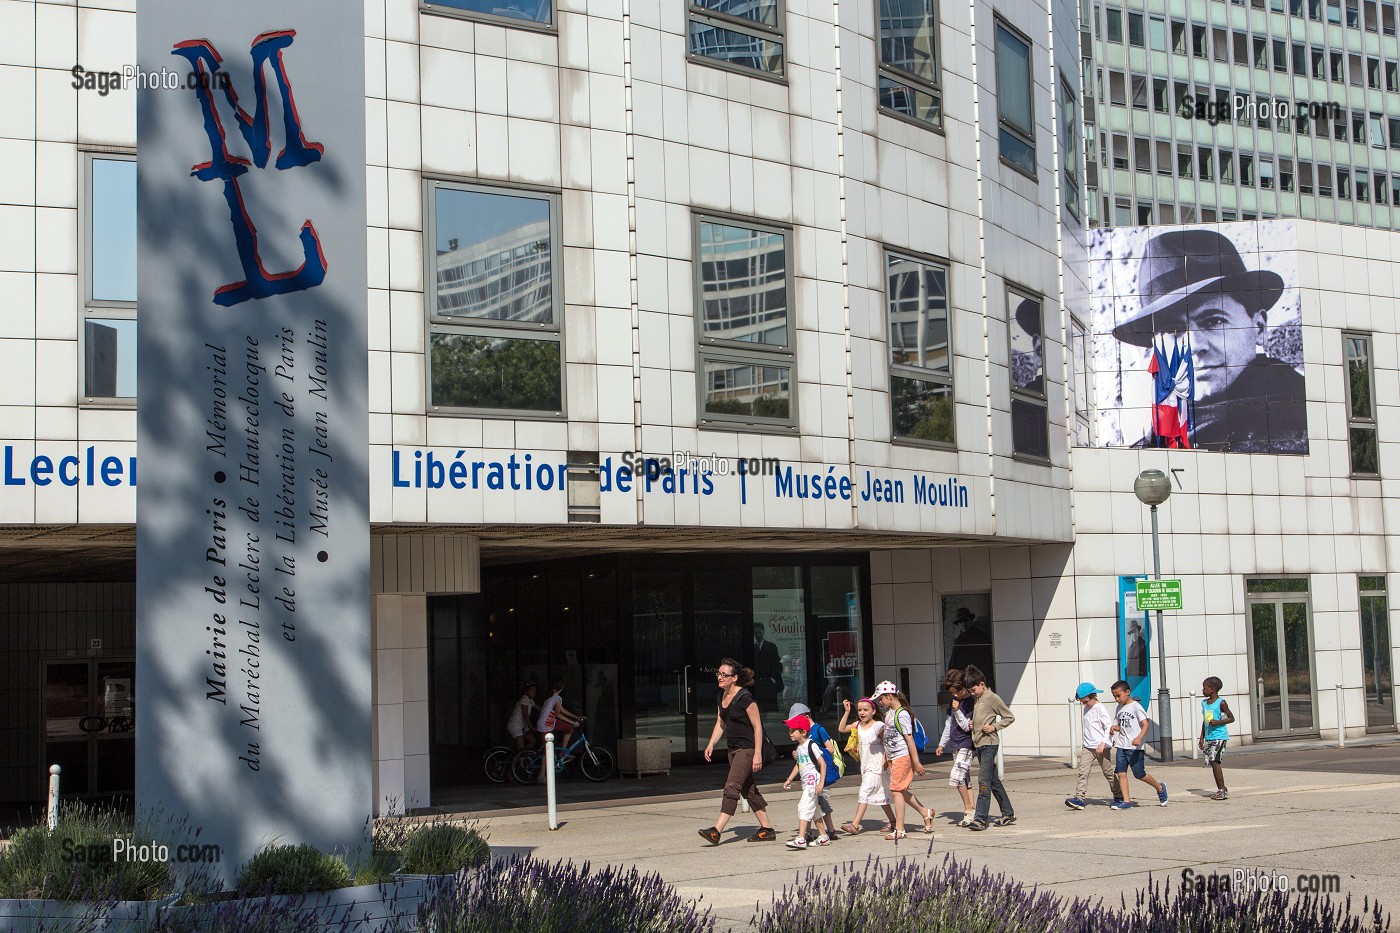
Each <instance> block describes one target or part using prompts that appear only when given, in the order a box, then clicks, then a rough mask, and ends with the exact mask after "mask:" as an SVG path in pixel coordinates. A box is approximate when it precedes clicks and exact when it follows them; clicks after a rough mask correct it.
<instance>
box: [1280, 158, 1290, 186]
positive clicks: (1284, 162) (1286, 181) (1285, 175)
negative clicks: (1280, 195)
mask: <svg viewBox="0 0 1400 933" xmlns="http://www.w3.org/2000/svg"><path fill="white" fill-rule="evenodd" d="M1278 190H1280V191H1292V190H1293V160H1292V159H1284V158H1280V159H1279V160H1278Z"/></svg>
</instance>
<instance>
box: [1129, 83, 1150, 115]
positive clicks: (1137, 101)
mask: <svg viewBox="0 0 1400 933" xmlns="http://www.w3.org/2000/svg"><path fill="white" fill-rule="evenodd" d="M1130 77H1131V78H1132V85H1133V109H1134V110H1146V109H1147V76H1146V75H1131V76H1130Z"/></svg>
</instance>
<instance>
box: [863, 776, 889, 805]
mask: <svg viewBox="0 0 1400 933" xmlns="http://www.w3.org/2000/svg"><path fill="white" fill-rule="evenodd" d="M889 802H890V773H889V772H888V771H885V770H883V769H882V770H880V771H862V772H861V773H860V795H859V796H857V797H856V803H869V804H874V805H876V806H884V805H885V804H887V803H889Z"/></svg>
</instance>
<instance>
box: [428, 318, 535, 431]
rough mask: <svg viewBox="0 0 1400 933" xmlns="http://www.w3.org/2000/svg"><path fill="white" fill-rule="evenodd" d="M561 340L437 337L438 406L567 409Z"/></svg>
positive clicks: (435, 390)
mask: <svg viewBox="0 0 1400 933" xmlns="http://www.w3.org/2000/svg"><path fill="white" fill-rule="evenodd" d="M559 355H560V354H559V342H558V341H557V340H529V339H524V338H506V337H479V336H467V335H462V334H433V335H432V373H433V376H432V404H433V405H440V406H445V407H449V408H499V409H506V410H517V411H547V412H558V411H562V410H563V384H562V375H561V372H562V370H561V368H560V360H559Z"/></svg>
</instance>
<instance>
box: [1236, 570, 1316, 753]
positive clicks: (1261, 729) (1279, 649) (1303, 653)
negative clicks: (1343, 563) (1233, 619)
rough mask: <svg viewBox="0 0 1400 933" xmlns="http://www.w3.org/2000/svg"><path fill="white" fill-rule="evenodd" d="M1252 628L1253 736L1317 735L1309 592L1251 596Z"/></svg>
mask: <svg viewBox="0 0 1400 933" xmlns="http://www.w3.org/2000/svg"><path fill="white" fill-rule="evenodd" d="M1286 582H1290V583H1291V582H1293V581H1286ZM1300 582H1303V583H1304V584H1306V581H1300ZM1253 583H1254V581H1251V587H1252V585H1253ZM1249 626H1250V627H1249V638H1250V667H1251V671H1252V675H1253V680H1254V682H1253V683H1252V684H1251V688H1252V689H1251V692H1252V694H1253V699H1254V734H1255V735H1256V736H1259V737H1261V738H1269V737H1275V736H1288V735H1298V734H1310V733H1316V732H1317V716H1316V708H1317V691H1316V689H1315V685H1314V678H1313V669H1312V658H1313V653H1312V625H1311V620H1310V618H1309V614H1308V602H1307V597H1306V595H1303V596H1299V595H1297V594H1296V593H1295V594H1289V595H1287V596H1284V595H1283V594H1280V595H1279V596H1277V597H1269V596H1262V595H1254V594H1251V596H1250V602H1249Z"/></svg>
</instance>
